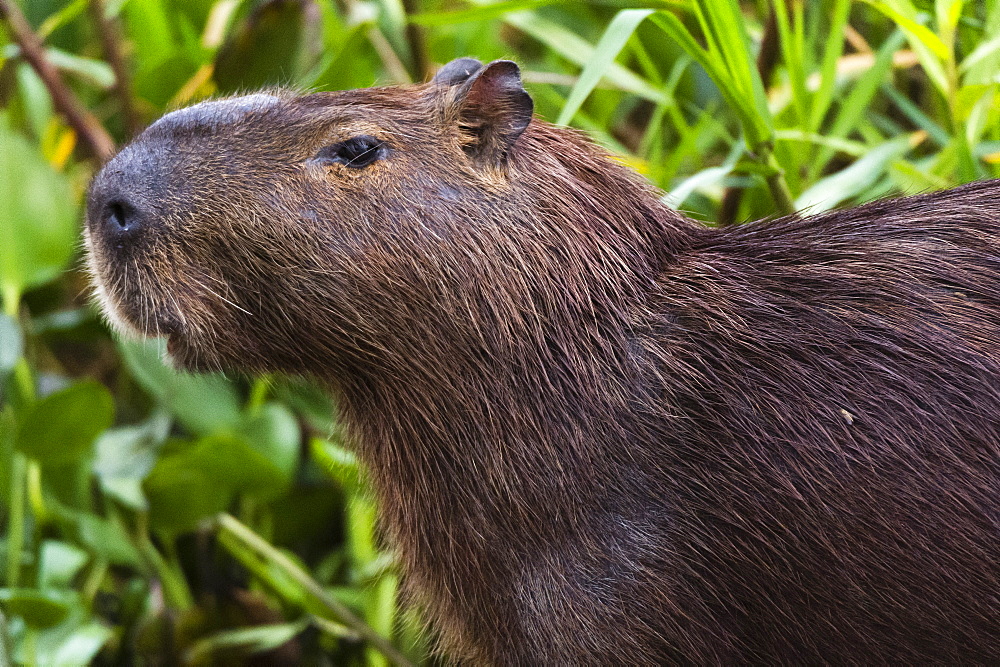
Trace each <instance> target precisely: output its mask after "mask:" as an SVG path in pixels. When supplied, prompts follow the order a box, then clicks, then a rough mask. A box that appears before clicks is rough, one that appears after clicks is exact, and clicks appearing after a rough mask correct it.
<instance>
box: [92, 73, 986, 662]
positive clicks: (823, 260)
mask: <svg viewBox="0 0 1000 667" xmlns="http://www.w3.org/2000/svg"><path fill="white" fill-rule="evenodd" d="M463 64H464V65H465V66H466V69H468V70H469V71H465V70H463V69H462V68H461V67H459V68H458V69H456V68H455V67H454V66H449V67H451V68H452V69H451V70H448V72H447V73H446V74H445V75H440V76H439V77H438V80H437V81H435V82H432V83H429V84H424V85H420V86H411V87H401V88H382V89H377V88H376V89H368V90H356V91H346V92H340V93H320V94H316V95H310V96H305V97H293V96H289V95H286V94H281V95H279V96H278V97H277V98H276V99H274V100H265V101H260V100H262V99H263V98H240V99H237V100H236V101H235V102H234V101H233V100H229V101H223V102H216V103H213V105H214V106H213V105H209V106H203V107H199V108H196V109H195V110H194V111H190V110H189V111H188V112H184V111H182V112H179V113H175V114H171V115H168V116H166V117H165V118H164V119H162V120H160V121H159V122H157V123H156V124H154V125H153V126H152V127H151V128H149V129H148V130H147V131H146V132H145V133H143V134H142V135H141V136H140V137H139V138H138V139H137V140H136V141H135V142H134V143H133V144H132V145H131V146H129V147H128V148H126V149H125V150H124V151H122V153H121V154H120V155H119V156H118V157H116V158H115V159H114V160H112V161H111V162H110V163H109V164H108V165H107V166H106V167H105V169H104V171H103V172H102V173H101V175H99V176H98V178H97V179H96V180H95V183H94V185H93V188H92V192H91V197H90V211H89V220H88V233H87V243H88V247H89V248H90V261H91V264H92V266H93V269H94V272H95V275H96V277H97V281H98V284H99V287H98V291H99V294H100V295H101V296H102V299H103V301H104V303H105V306H106V308H107V309H108V311H109V315H110V317H111V319H112V320H113V321H115V322H116V323H118V324H120V325H121V326H122V327H123V328H127V329H130V330H134V331H138V332H139V333H142V334H147V335H157V334H165V335H168V336H169V340H170V344H169V349H170V351H171V355H172V356H173V357H174V359H176V360H177V362H179V363H180V364H181V365H183V366H186V367H189V368H196V369H204V368H215V367H223V368H239V369H247V370H253V371H258V370H283V371H288V372H292V373H307V374H313V375H315V376H318V377H319V378H321V379H322V380H323V381H324V382H326V383H327V384H328V385H329V386H330V387H331V388H332V391H333V392H334V394H335V396H336V398H337V403H338V406H339V410H340V414H341V419H342V421H343V423H344V424H345V426H346V428H347V430H348V431H349V433H350V434H351V436H352V438H353V441H354V442H355V444H356V446H357V449H358V451H359V453H360V455H361V456H362V457H363V459H364V460H365V462H366V463H367V465H368V467H369V469H370V470H371V474H372V477H373V478H374V486H375V489H376V491H377V493H378V496H379V500H380V504H381V510H382V520H383V523H384V526H385V528H386V530H387V532H388V535H389V536H390V538H391V540H392V543H393V544H394V545H395V546H396V548H397V550H398V552H399V556H400V561H401V565H402V569H403V572H404V574H405V577H406V581H407V586H408V589H409V590H410V591H411V592H412V594H413V595H414V596H415V598H416V600H417V601H418V602H419V603H420V605H421V606H422V607H423V609H424V611H425V613H426V615H427V617H428V618H429V620H430V621H431V623H432V625H433V627H435V628H436V629H437V631H438V632H439V633H440V636H441V638H442V640H443V645H444V647H445V648H446V650H447V652H448V653H449V654H450V655H451V656H452V657H454V658H464V659H468V660H471V661H474V662H476V663H492V664H508V663H509V664H514V663H538V664H569V663H575V664H577V663H580V664H582V663H604V664H655V663H664V662H677V663H685V662H694V663H732V662H763V663H774V662H783V663H793V664H802V663H818V662H833V663H849V662H865V663H872V662H874V663H877V662H887V661H891V662H902V663H915V662H942V663H956V662H969V663H976V662H980V663H990V662H997V661H1000V183H998V182H988V183H977V184H973V185H969V186H965V187H962V188H959V189H956V190H952V191H948V192H942V193H937V194H931V195H925V196H921V197H914V198H909V199H901V200H896V201H891V202H877V203H874V204H869V205H867V206H863V207H861V208H857V209H853V210H849V211H840V212H833V213H827V214H823V215H819V216H815V217H810V218H804V219H802V218H799V217H794V216H793V217H789V218H783V219H780V220H773V221H764V222H757V223H753V224H748V225H744V226H741V227H737V228H730V229H707V228H704V227H702V226H700V225H697V224H695V223H693V222H691V221H689V220H687V219H685V218H683V217H682V216H680V215H679V214H677V213H676V212H674V211H672V210H670V209H668V208H667V207H665V206H664V205H663V204H661V203H660V201H659V200H658V197H657V195H656V193H654V192H653V191H651V189H650V188H649V187H648V186H647V185H646V184H645V183H643V182H641V181H640V180H639V179H638V178H637V177H636V176H635V175H634V174H633V173H631V172H630V171H628V170H627V169H625V168H624V167H622V166H620V165H618V164H616V163H615V162H613V161H611V160H609V159H607V158H606V157H605V156H604V155H603V154H602V153H601V151H600V150H599V149H597V148H596V147H595V146H593V145H592V144H590V143H589V142H588V141H586V140H585V139H583V138H582V137H580V136H579V135H577V134H575V133H573V132H571V131H569V130H566V129H564V128H558V127H553V126H551V125H548V124H545V123H543V122H540V121H537V120H536V121H533V122H531V124H530V126H528V127H527V129H526V130H524V131H523V133H521V130H523V125H524V124H526V123H527V118H528V116H526V115H525V110H527V113H530V101H526V98H525V97H520V96H519V95H518V91H520V85H519V82H518V85H517V86H516V89H517V90H514V86H513V83H512V82H513V78H512V77H516V68H514V69H513V70H511V69H510V68H511V67H512V66H511V65H497V64H494V65H491V66H490V67H489V68H487V70H488V71H491V72H492V75H490V76H493V79H492V80H491V79H488V78H486V75H482V71H479V70H478V64H477V65H471V64H470V62H469V61H463V62H462V63H459V65H463ZM460 70H461V71H460ZM477 71H479V74H480V76H479V78H478V79H477V78H476V72H477ZM477 80H482V81H485V82H486V83H476V81H477ZM255 99H256V100H258V101H259V103H258V102H255V101H254V100H255ZM470 100H471V101H470ZM237 105H239V106H237ZM185 113H186V114H187V115H185ZM357 135H372V136H376V137H378V138H380V139H383V140H384V141H385V142H386V145H387V146H388V147H389V149H390V152H389V154H388V155H387V156H386V157H385V159H381V160H377V161H376V162H374V163H373V164H371V165H370V166H367V167H365V168H362V169H352V168H350V167H347V166H345V165H342V164H333V165H320V164H317V163H316V162H314V161H312V158H313V157H314V156H315V155H316V154H317V152H318V151H320V150H321V149H322V148H323V147H324V146H329V145H331V144H333V143H335V142H338V141H343V140H344V139H347V138H350V137H353V136H357ZM120 201H124V202H126V203H127V204H128V205H129V206H130V207H132V209H133V210H134V211H136V216H138V218H137V219H139V220H140V222H141V227H142V229H141V232H140V233H138V234H136V235H134V237H130V238H128V239H126V240H125V241H124V242H118V241H115V240H114V235H113V234H112V233H109V232H108V231H107V230H108V224H109V223H108V221H107V216H108V213H107V211H108V208H107V207H108V206H109V202H120Z"/></svg>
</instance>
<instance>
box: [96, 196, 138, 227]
mask: <svg viewBox="0 0 1000 667" xmlns="http://www.w3.org/2000/svg"><path fill="white" fill-rule="evenodd" d="M104 220H105V222H106V223H107V226H108V228H109V231H110V232H111V233H113V234H115V235H118V236H121V235H123V234H128V235H131V234H134V233H136V232H138V231H139V227H140V226H141V225H140V223H139V215H138V212H137V211H136V210H135V208H134V207H133V206H131V205H130V204H128V203H126V202H124V201H121V200H117V199H116V200H112V201H110V202H108V204H107V205H106V206H105V207H104Z"/></svg>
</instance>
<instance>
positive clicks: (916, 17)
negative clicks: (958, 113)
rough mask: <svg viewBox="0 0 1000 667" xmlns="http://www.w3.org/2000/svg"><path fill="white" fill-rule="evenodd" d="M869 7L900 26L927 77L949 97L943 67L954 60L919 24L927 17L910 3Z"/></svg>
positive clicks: (893, 0) (877, 3)
mask: <svg viewBox="0 0 1000 667" xmlns="http://www.w3.org/2000/svg"><path fill="white" fill-rule="evenodd" d="M868 3H869V4H871V5H872V6H874V7H876V8H877V9H878V10H879V11H881V12H882V13H883V14H885V15H886V16H888V17H889V18H890V19H892V20H893V21H895V22H896V23H897V24H898V25H899V28H900V30H902V31H903V33H905V34H906V38H907V41H909V43H910V46H911V47H912V48H913V50H914V52H915V53H916V54H917V58H918V59H919V60H920V65H921V66H922V67H923V68H924V71H925V72H926V73H927V77H928V78H929V79H930V80H931V82H932V83H933V84H934V86H935V87H936V88H937V89H938V91H939V92H940V93H941V94H942V95H944V96H945V97H947V96H948V92H949V86H948V76H947V74H945V65H944V63H946V62H948V61H949V60H951V59H952V57H953V56H952V54H951V50H950V49H949V48H948V47H947V46H946V45H945V43H944V42H942V41H941V38H940V37H938V36H937V35H935V34H934V32H933V31H932V30H931V29H930V28H928V27H927V26H925V25H922V24H921V23H920V22H919V21H920V20H921V19H922V18H924V16H921V15H920V14H919V13H918V12H917V10H916V9H915V8H914V7H913V5H912V3H910V2H909V0H891V2H890V1H889V0H883V1H875V0H868Z"/></svg>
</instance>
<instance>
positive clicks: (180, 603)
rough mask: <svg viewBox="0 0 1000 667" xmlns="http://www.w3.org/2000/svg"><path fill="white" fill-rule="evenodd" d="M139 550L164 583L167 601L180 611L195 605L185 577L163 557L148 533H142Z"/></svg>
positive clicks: (164, 593)
mask: <svg viewBox="0 0 1000 667" xmlns="http://www.w3.org/2000/svg"><path fill="white" fill-rule="evenodd" d="M138 546H139V552H140V553H141V554H142V555H143V557H144V558H145V559H146V561H147V562H148V563H149V565H150V567H151V568H152V569H153V571H155V572H156V576H157V577H158V578H159V580H160V583H161V584H162V585H163V595H164V597H165V598H166V599H167V603H168V604H169V605H170V606H171V607H173V608H174V609H176V610H178V611H184V610H186V609H190V608H191V607H193V606H194V598H193V597H192V596H191V591H189V590H188V587H187V583H186V582H185V581H184V577H183V576H182V575H181V574H180V573H179V572H178V571H177V570H176V568H173V567H171V566H170V564H169V563H167V561H166V560H165V559H164V558H163V556H162V555H161V554H160V552H159V550H158V549H157V548H156V546H155V545H154V544H153V542H152V541H151V540H150V539H149V536H148V535H145V534H142V535H140V536H139V539H138Z"/></svg>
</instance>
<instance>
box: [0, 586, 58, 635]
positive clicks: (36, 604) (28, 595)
mask: <svg viewBox="0 0 1000 667" xmlns="http://www.w3.org/2000/svg"><path fill="white" fill-rule="evenodd" d="M76 598H77V596H76V594H75V593H73V592H72V591H64V590H54V589H48V590H34V589H26V588H2V589H0V604H2V605H3V609H4V611H5V612H6V613H7V614H8V615H10V616H19V617H21V618H22V619H24V622H25V623H26V624H27V625H28V627H31V628H51V627H53V626H56V625H59V624H60V623H62V621H63V619H65V618H66V617H67V616H68V615H69V612H70V608H71V607H72V605H73V604H77V601H76Z"/></svg>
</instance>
